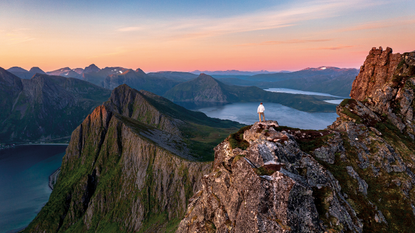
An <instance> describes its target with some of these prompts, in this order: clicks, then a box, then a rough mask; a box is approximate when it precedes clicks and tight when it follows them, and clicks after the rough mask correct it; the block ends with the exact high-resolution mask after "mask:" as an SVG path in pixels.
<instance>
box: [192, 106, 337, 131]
mask: <svg viewBox="0 0 415 233" xmlns="http://www.w3.org/2000/svg"><path fill="white" fill-rule="evenodd" d="M258 105H259V103H234V104H227V105H223V106H218V107H207V108H199V109H197V111H201V112H203V113H205V114H206V115H208V116H209V117H214V118H219V119H227V120H233V121H237V122H240V123H243V124H247V125H251V124H254V123H255V122H257V121H258V120H259V119H258V114H257V112H256V110H257V108H258ZM264 106H265V119H266V120H276V121H278V123H279V124H280V125H284V126H289V127H294V128H300V129H315V130H319V129H324V128H326V127H327V126H328V125H331V124H332V123H333V122H334V121H335V120H336V118H337V114H336V113H323V112H315V113H309V112H303V111H299V110H296V109H294V108H290V107H286V106H284V105H281V104H276V103H264Z"/></svg>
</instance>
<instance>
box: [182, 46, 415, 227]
mask: <svg viewBox="0 0 415 233" xmlns="http://www.w3.org/2000/svg"><path fill="white" fill-rule="evenodd" d="M414 61H415V53H414V52H411V53H404V54H402V55H401V54H393V53H392V49H390V48H387V49H386V50H385V51H383V49H382V48H379V49H376V48H374V49H372V50H371V51H370V53H369V55H368V57H367V59H366V61H365V63H364V65H363V66H362V67H361V69H360V73H359V75H358V76H357V78H356V80H355V81H354V83H353V89H352V91H351V97H352V99H346V100H344V101H343V102H342V103H341V104H340V105H339V106H338V107H337V113H338V115H339V117H338V118H337V120H336V121H335V122H334V123H333V124H332V125H331V126H329V127H328V128H327V129H325V130H320V131H314V130H301V129H294V128H289V127H278V124H277V122H273V121H267V122H263V123H255V124H254V125H252V126H250V127H245V128H242V129H241V130H240V131H239V132H238V133H235V134H232V135H231V136H229V137H228V138H227V139H226V140H225V141H223V142H222V143H221V144H219V145H218V146H217V147H216V148H215V161H214V165H213V169H212V172H210V173H209V174H207V175H205V176H203V178H202V188H201V189H200V190H199V191H198V192H197V193H196V194H195V195H194V196H193V197H192V198H191V202H190V204H189V205H188V208H187V213H186V216H185V218H184V219H183V220H182V221H181V223H180V225H179V228H178V230H177V232H411V231H413V229H414V227H415V195H414V189H413V186H414V184H415V174H414V172H415V154H414V151H415V142H414V131H413V129H414V123H413V106H414V105H413V103H414V90H415V85H414V84H415V66H414V65H415V62H414Z"/></svg>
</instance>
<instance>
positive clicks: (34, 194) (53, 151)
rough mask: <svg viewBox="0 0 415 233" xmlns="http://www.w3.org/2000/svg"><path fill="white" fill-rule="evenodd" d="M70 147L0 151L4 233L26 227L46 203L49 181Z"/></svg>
mask: <svg viewBox="0 0 415 233" xmlns="http://www.w3.org/2000/svg"><path fill="white" fill-rule="evenodd" d="M66 147H67V146H62V145H47V146H46V145H40V146H35V145H30V146H18V147H16V148H11V149H4V150H0V233H3V232H13V231H15V230H18V229H22V228H24V227H26V226H27V225H28V224H29V223H30V222H31V221H32V220H33V219H34V218H35V217H36V214H37V213H38V212H39V211H40V209H41V208H42V207H43V206H44V205H45V204H46V202H47V201H48V199H49V195H50V193H51V192H52V190H51V189H50V188H49V185H48V181H49V175H51V174H52V173H53V172H54V171H55V170H56V169H58V168H59V167H60V166H61V163H62V157H63V156H64V154H65V149H66Z"/></svg>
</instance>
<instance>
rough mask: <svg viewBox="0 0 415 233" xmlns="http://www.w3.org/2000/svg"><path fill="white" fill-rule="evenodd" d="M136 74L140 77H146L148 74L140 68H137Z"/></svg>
mask: <svg viewBox="0 0 415 233" xmlns="http://www.w3.org/2000/svg"><path fill="white" fill-rule="evenodd" d="M135 72H136V73H138V74H140V75H145V74H146V73H145V72H144V71H143V70H142V69H140V68H137V69H136V70H135Z"/></svg>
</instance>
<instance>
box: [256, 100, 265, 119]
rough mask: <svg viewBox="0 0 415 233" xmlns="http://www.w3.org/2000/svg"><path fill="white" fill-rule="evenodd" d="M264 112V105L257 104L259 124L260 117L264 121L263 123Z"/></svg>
mask: <svg viewBox="0 0 415 233" xmlns="http://www.w3.org/2000/svg"><path fill="white" fill-rule="evenodd" d="M264 111H265V107H264V105H262V103H261V104H259V106H258V109H257V112H258V115H259V122H261V116H262V117H263V118H264V121H265V115H264Z"/></svg>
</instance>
